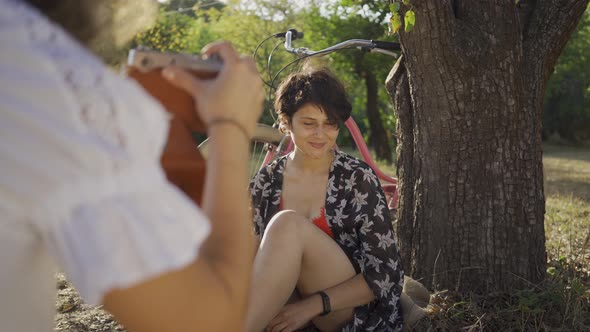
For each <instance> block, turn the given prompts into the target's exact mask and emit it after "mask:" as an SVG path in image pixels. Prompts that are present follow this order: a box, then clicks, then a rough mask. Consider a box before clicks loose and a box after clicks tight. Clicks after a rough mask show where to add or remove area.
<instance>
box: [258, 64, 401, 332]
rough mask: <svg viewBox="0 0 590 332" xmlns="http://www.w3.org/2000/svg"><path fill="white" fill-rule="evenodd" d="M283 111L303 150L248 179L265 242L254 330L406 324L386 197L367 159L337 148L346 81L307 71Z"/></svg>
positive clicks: (286, 86)
mask: <svg viewBox="0 0 590 332" xmlns="http://www.w3.org/2000/svg"><path fill="white" fill-rule="evenodd" d="M275 109H276V112H277V113H278V116H279V121H280V125H281V130H283V131H284V132H286V133H287V134H289V135H290V136H291V139H292V140H293V142H294V144H295V149H294V151H293V152H292V153H290V154H289V155H287V156H284V157H281V158H279V159H278V160H276V161H275V162H273V163H272V164H270V165H268V166H267V167H265V168H264V169H262V170H260V171H259V172H258V174H257V175H256V176H255V177H254V178H253V180H252V182H251V184H250V190H251V195H252V199H253V212H254V223H255V232H256V234H257V235H258V236H259V237H261V243H260V247H259V250H258V253H257V256H256V259H255V262H254V272H253V273H254V275H253V280H252V289H251V299H250V307H249V312H248V317H247V329H246V330H247V331H256V332H258V331H261V330H263V329H264V328H267V330H268V331H294V330H298V329H301V328H304V327H305V330H306V331H307V330H309V331H318V330H319V331H398V330H401V327H402V315H401V309H400V296H401V292H402V286H403V271H402V268H401V263H400V258H399V254H398V250H397V248H396V243H395V236H394V233H393V226H392V222H391V217H390V214H389V210H388V208H387V204H386V201H385V195H384V194H383V191H382V189H381V186H380V185H379V181H378V179H377V176H376V175H375V173H374V172H373V170H372V169H371V168H370V167H369V166H368V165H367V164H365V163H364V162H362V161H360V160H358V159H356V158H354V157H351V156H349V155H347V154H345V153H343V152H341V151H338V150H337V149H335V144H336V138H337V137H338V133H339V128H340V126H341V125H342V124H343V122H344V121H345V120H346V119H347V118H348V117H349V116H350V113H351V109H352V106H351V104H350V102H349V101H348V98H347V96H346V92H345V90H344V87H343V86H342V84H341V83H340V82H339V81H338V80H337V79H336V78H335V77H334V76H333V75H332V74H331V73H330V72H328V71H327V70H323V69H320V70H303V71H302V72H299V73H295V74H291V75H290V76H289V77H288V78H287V79H286V80H285V81H284V82H283V83H282V84H281V86H280V87H279V89H278V91H277V94H276V100H275ZM294 291H296V293H297V294H298V298H297V299H296V300H294V301H293V299H291V301H289V298H290V297H291V295H292V293H293V292H294ZM288 301H289V303H287V302H288Z"/></svg>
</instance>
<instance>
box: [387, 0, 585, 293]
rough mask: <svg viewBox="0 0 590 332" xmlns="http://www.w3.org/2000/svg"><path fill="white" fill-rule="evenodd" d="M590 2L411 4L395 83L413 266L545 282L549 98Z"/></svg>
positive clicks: (475, 279) (474, 284)
mask: <svg viewBox="0 0 590 332" xmlns="http://www.w3.org/2000/svg"><path fill="white" fill-rule="evenodd" d="M587 4H588V0H578V1H566V0H554V1H544V2H541V1H520V2H519V3H518V4H516V3H515V1H500V0H488V1H479V2H477V3H474V2H472V1H467V0H456V1H451V0H413V1H411V5H412V9H413V10H414V12H415V13H416V26H415V28H414V30H413V31H411V32H407V33H406V32H401V33H400V41H401V44H402V49H403V58H402V59H400V60H399V61H398V63H397V64H396V65H395V66H394V68H393V69H392V71H391V73H390V75H389V77H388V80H387V89H388V91H389V93H390V96H391V98H392V100H393V102H394V105H395V109H396V114H397V117H398V128H397V129H398V136H399V138H400V142H399V145H398V172H399V174H398V176H399V178H400V192H401V196H402V197H401V201H400V206H399V222H398V236H399V244H400V250H401V252H402V255H403V256H404V258H403V262H404V267H405V269H406V271H407V273H408V274H411V275H413V276H414V277H417V278H422V280H423V281H424V283H425V284H426V285H429V286H430V287H432V288H434V289H454V290H458V291H470V292H480V293H481V292H488V291H509V290H510V289H513V288H515V287H516V288H522V287H527V286H530V285H533V284H537V283H539V282H540V281H542V280H543V278H544V276H545V270H546V252H545V233H544V224H543V221H544V220H543V218H544V213H545V199H544V194H543V169H542V160H541V156H542V146H541V118H542V109H543V108H542V102H543V98H542V97H543V94H544V90H545V84H546V82H547V80H548V78H549V75H550V73H551V72H552V69H553V66H554V65H555V62H556V61H557V57H558V56H559V54H560V52H561V50H562V49H563V47H564V46H565V44H566V42H567V40H568V38H569V36H570V35H571V33H572V32H573V30H574V29H575V26H576V24H577V22H578V21H579V18H580V17H581V15H582V14H583V12H584V10H585V9H586V6H587ZM405 9H407V8H403V9H402V10H405ZM402 17H403V15H402Z"/></svg>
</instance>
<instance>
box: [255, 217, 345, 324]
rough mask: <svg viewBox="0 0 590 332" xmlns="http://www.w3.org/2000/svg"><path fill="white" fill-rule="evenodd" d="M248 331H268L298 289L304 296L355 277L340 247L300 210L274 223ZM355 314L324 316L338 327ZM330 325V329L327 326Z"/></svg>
mask: <svg viewBox="0 0 590 332" xmlns="http://www.w3.org/2000/svg"><path fill="white" fill-rule="evenodd" d="M253 273H254V275H253V278H252V288H251V296H250V305H249V308H248V317H247V319H246V331H249V332H258V331H261V330H263V329H264V328H265V327H266V325H267V324H268V322H270V320H271V319H273V318H274V317H275V316H276V315H277V314H278V313H279V311H280V310H281V309H282V307H283V306H284V305H285V303H286V302H287V300H288V299H289V297H290V296H291V294H292V293H293V290H294V289H295V288H296V287H297V288H298V289H299V291H300V292H301V295H302V296H303V297H306V296H309V295H311V294H312V293H310V292H313V293H315V292H317V291H319V290H322V289H326V288H329V287H332V286H335V285H337V284H340V283H342V282H344V281H346V280H348V279H350V278H352V277H354V276H355V274H356V273H355V271H354V268H353V267H352V264H351V263H350V261H349V260H348V257H347V256H346V254H345V253H344V252H343V251H342V249H341V248H340V247H339V246H338V244H337V243H336V242H335V241H334V240H333V239H331V238H330V237H329V236H328V235H326V234H325V233H324V232H322V231H321V230H320V229H319V228H317V227H316V226H315V225H313V224H312V223H310V222H309V221H308V220H306V219H305V218H303V217H302V216H300V215H298V214H297V213H295V212H294V211H282V212H280V213H278V214H277V215H276V216H275V217H274V218H273V219H272V220H271V222H270V223H269V225H268V227H267V229H266V231H265V233H264V236H263V238H262V242H261V244H260V249H259V251H258V254H257V255H256V259H255V261H254V272H253ZM352 311H353V310H352V309H347V310H340V311H335V312H333V313H331V314H329V315H326V316H323V317H322V324H321V325H326V326H337V325H340V324H342V323H343V322H346V321H348V320H350V319H351V318H352ZM324 323H325V324H324Z"/></svg>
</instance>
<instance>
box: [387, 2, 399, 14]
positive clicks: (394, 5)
mask: <svg viewBox="0 0 590 332" xmlns="http://www.w3.org/2000/svg"><path fill="white" fill-rule="evenodd" d="M399 8H400V4H399V2H394V3H390V4H389V11H390V12H392V13H397V12H398V11H399Z"/></svg>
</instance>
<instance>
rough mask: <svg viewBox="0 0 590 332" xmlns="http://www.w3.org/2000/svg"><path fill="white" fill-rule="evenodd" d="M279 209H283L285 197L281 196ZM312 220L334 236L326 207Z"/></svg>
mask: <svg viewBox="0 0 590 332" xmlns="http://www.w3.org/2000/svg"><path fill="white" fill-rule="evenodd" d="M279 209H280V210H282V209H283V197H282V196H281V202H280V203H279ZM311 222H312V223H313V224H314V225H316V226H317V227H318V228H319V229H321V230H322V231H323V232H324V233H326V234H328V236H330V237H331V238H334V234H333V233H332V230H331V229H330V225H328V220H326V208H322V209H321V210H320V215H319V216H317V217H315V218H313V219H312V220H311Z"/></svg>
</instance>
